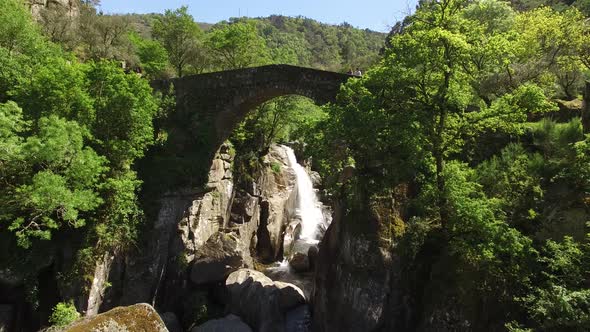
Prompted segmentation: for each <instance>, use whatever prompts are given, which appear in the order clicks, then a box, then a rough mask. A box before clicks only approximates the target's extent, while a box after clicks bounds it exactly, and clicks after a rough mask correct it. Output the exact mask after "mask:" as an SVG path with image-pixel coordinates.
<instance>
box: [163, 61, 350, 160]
mask: <svg viewBox="0 0 590 332" xmlns="http://www.w3.org/2000/svg"><path fill="white" fill-rule="evenodd" d="M350 77H351V76H350V75H347V74H341V73H335V72H329V71H323V70H317V69H311V68H303V67H297V66H290V65H268V66H262V67H253V68H245V69H237V70H229V71H221V72H215V73H206V74H200V75H193V76H185V77H182V78H176V79H171V80H166V81H154V82H152V87H153V88H154V89H156V90H159V91H163V92H164V93H166V92H167V91H169V89H170V87H171V86H173V87H174V93H175V97H176V110H175V111H174V112H173V114H169V115H168V118H167V119H166V120H165V123H161V124H159V127H161V128H165V131H166V134H167V135H168V140H167V142H166V145H167V146H166V147H165V148H164V150H165V151H161V153H164V154H166V155H168V157H171V158H172V157H174V158H176V159H177V162H187V160H193V161H194V160H196V159H207V158H209V157H210V156H211V154H212V153H213V152H214V151H215V150H216V149H217V148H218V147H219V146H220V145H221V144H222V143H223V141H225V140H226V139H227V138H228V137H229V135H230V134H231V133H232V131H233V130H234V128H235V127H236V126H237V125H238V124H239V123H240V122H241V121H242V120H243V119H244V118H245V117H246V115H247V114H248V112H250V111H251V110H253V109H255V108H256V107H257V106H259V105H260V104H262V103H264V102H265V101H268V100H270V99H273V98H275V97H279V96H284V95H301V96H305V97H308V98H310V99H312V100H313V101H314V102H315V103H316V104H318V105H323V104H326V103H328V102H333V101H335V98H336V95H337V94H338V91H339V90H340V85H341V84H342V83H344V82H346V81H347V80H348V79H349V78H350ZM198 156H200V157H198ZM209 160H210V159H209Z"/></svg>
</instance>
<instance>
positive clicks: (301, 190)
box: [282, 145, 327, 244]
mask: <svg viewBox="0 0 590 332" xmlns="http://www.w3.org/2000/svg"><path fill="white" fill-rule="evenodd" d="M282 148H283V149H284V150H285V152H286V153H287V158H288V159H289V166H291V168H292V169H293V171H294V172H295V181H296V186H297V200H296V207H295V211H294V214H295V216H296V217H298V218H299V219H300V220H301V234H300V235H299V239H300V240H303V241H305V242H307V243H311V244H316V243H318V242H319V241H320V240H321V239H320V237H321V235H322V234H321V232H320V229H321V227H322V226H327V225H326V223H327V220H325V217H324V213H323V211H322V203H321V202H320V201H319V199H318V196H317V194H316V191H315V189H314V188H313V183H312V181H311V178H310V177H309V174H307V172H306V171H305V168H303V166H301V165H300V164H299V163H298V162H297V158H296V157H295V152H294V151H293V149H291V148H290V147H288V146H284V145H283V146H282Z"/></svg>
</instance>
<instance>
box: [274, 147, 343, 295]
mask: <svg viewBox="0 0 590 332" xmlns="http://www.w3.org/2000/svg"><path fill="white" fill-rule="evenodd" d="M280 147H281V148H282V149H283V150H284V151H285V153H286V155H287V158H288V161H289V167H291V169H292V170H293V172H294V173H295V189H294V193H293V194H294V195H296V198H295V204H294V207H293V208H292V211H289V213H288V220H287V221H288V222H287V229H286V231H285V236H284V240H283V248H284V257H283V260H282V261H280V262H276V263H275V264H273V266H271V267H269V268H267V269H266V271H265V272H264V273H265V274H266V275H267V276H268V277H270V278H271V279H273V280H277V281H283V282H288V283H291V284H294V285H296V286H297V287H299V288H301V290H302V291H303V293H304V294H305V297H306V298H307V299H308V300H309V299H310V295H311V289H312V286H313V280H312V278H313V268H314V267H313V266H312V265H313V262H312V259H313V258H312V257H310V256H311V255H310V253H311V252H312V251H313V252H315V253H317V252H318V245H319V243H320V241H321V239H322V237H323V235H324V233H325V231H326V229H327V228H328V226H329V225H330V222H331V221H332V216H331V211H330V209H329V207H327V206H324V204H322V202H321V201H320V200H319V198H318V194H317V189H316V188H314V185H313V181H312V178H311V176H310V175H309V173H308V171H307V170H306V169H305V167H303V166H302V165H301V164H299V163H298V162H297V157H296V156H295V152H294V151H293V149H292V148H290V147H288V146H285V145H281V146H280ZM294 259H297V260H299V261H301V260H303V261H305V260H307V262H308V264H309V265H311V266H310V268H309V270H308V271H301V270H299V271H296V270H297V269H295V268H294V267H293V266H292V265H293V264H294V263H293V260H294Z"/></svg>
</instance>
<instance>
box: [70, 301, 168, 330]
mask: <svg viewBox="0 0 590 332" xmlns="http://www.w3.org/2000/svg"><path fill="white" fill-rule="evenodd" d="M59 331H63V332H111V331H112V332H114V331H117V332H168V329H166V326H165V325H164V322H163V321H162V319H161V318H160V315H158V313H157V312H156V310H154V308H153V307H152V306H151V305H149V304H146V303H140V304H134V305H131V306H128V307H117V308H114V309H112V310H110V311H107V312H105V313H102V314H100V315H96V316H92V317H86V318H83V319H80V320H78V321H75V322H74V323H72V324H71V325H69V326H67V327H65V328H63V329H61V330H59Z"/></svg>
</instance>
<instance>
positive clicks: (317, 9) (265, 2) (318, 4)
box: [101, 0, 417, 32]
mask: <svg viewBox="0 0 590 332" xmlns="http://www.w3.org/2000/svg"><path fill="white" fill-rule="evenodd" d="M416 2H417V0H340V1H338V0H241V1H240V0H167V1H162V0H101V9H102V10H103V11H104V12H105V13H111V14H113V13H161V12H164V10H166V9H174V8H178V7H180V6H182V5H188V6H189V9H190V12H191V14H192V15H193V17H194V18H195V20H197V21H199V22H207V23H215V22H219V21H222V20H227V19H228V18H230V17H237V16H250V17H257V16H268V15H271V14H282V15H288V16H297V15H303V16H306V17H309V18H313V19H316V20H318V21H321V22H324V23H332V24H338V23H342V22H345V21H346V22H348V23H350V24H352V25H353V26H355V27H359V28H363V29H364V28H369V29H372V30H376V31H382V32H388V31H389V28H390V27H391V26H392V25H393V24H394V23H395V22H396V21H398V20H401V19H402V18H403V17H404V16H406V15H407V14H408V12H409V11H413V10H414V8H415V6H416Z"/></svg>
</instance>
